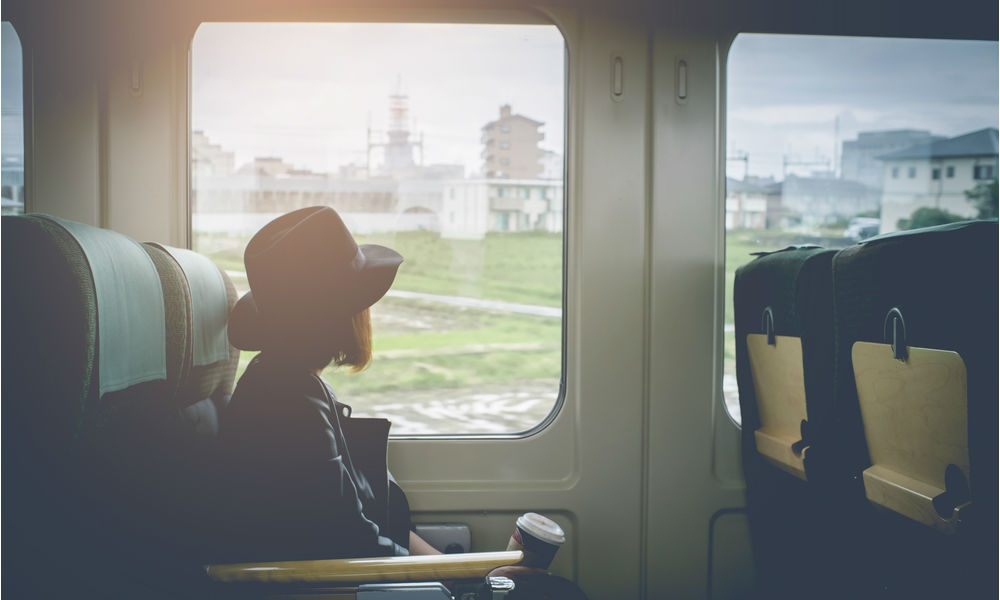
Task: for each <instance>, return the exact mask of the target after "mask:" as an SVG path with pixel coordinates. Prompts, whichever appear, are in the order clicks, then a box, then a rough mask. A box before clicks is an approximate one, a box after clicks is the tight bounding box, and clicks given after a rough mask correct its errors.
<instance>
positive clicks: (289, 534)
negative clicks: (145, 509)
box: [220, 354, 408, 561]
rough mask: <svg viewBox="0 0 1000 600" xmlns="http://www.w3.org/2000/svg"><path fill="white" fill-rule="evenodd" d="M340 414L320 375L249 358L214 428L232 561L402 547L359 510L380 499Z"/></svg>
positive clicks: (387, 552) (389, 552) (400, 551)
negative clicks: (223, 477)
mask: <svg viewBox="0 0 1000 600" xmlns="http://www.w3.org/2000/svg"><path fill="white" fill-rule="evenodd" d="M340 419H341V417H340V415H339V414H338V410H337V403H336V399H335V396H334V395H333V391H332V390H331V389H330V388H329V386H328V385H327V384H326V382H325V381H323V380H322V379H320V378H319V377H317V376H315V375H312V374H310V373H307V372H305V371H304V370H302V371H298V370H291V369H288V368H283V367H281V366H279V365H277V364H275V363H273V361H268V360H267V359H266V357H264V355H263V354H260V355H258V356H257V357H256V358H255V359H254V360H253V361H251V363H250V365H249V366H248V367H247V370H246V372H245V373H244V374H243V376H242V377H241V378H240V381H239V383H238V384H237V386H236V391H235V392H234V394H233V398H232V401H231V402H230V404H229V407H228V408H227V410H226V412H225V414H224V417H223V420H222V424H221V432H220V435H221V440H222V445H223V456H224V460H225V465H226V473H227V475H226V479H227V481H226V483H227V486H226V487H227V490H226V492H225V496H226V498H227V499H228V506H227V507H226V510H225V515H224V519H223V520H224V523H225V527H226V528H227V529H228V530H229V531H228V532H227V536H226V537H227V539H228V541H229V542H230V545H231V548H230V551H229V554H230V556H229V557H228V558H229V560H232V561H257V560H305V559H318V558H347V557H363V556H393V555H397V556H398V555H406V554H408V552H407V550H406V548H403V547H401V546H399V545H398V544H396V543H395V542H393V541H392V540H391V539H389V538H388V537H385V536H384V535H381V534H380V533H381V532H380V531H379V527H378V526H377V525H376V524H375V522H374V520H373V519H371V518H369V517H368V516H367V515H366V514H365V512H366V509H368V508H370V507H374V506H377V505H378V501H376V499H375V495H374V494H373V492H372V486H371V485H370V484H369V482H368V480H367V479H366V478H365V477H364V475H363V474H362V473H361V471H360V470H359V469H356V468H355V464H354V462H353V461H352V460H351V453H350V449H349V448H348V444H347V442H346V440H345V438H344V431H343V428H342V426H341V422H340ZM382 501H383V502H384V499H383V500H382Z"/></svg>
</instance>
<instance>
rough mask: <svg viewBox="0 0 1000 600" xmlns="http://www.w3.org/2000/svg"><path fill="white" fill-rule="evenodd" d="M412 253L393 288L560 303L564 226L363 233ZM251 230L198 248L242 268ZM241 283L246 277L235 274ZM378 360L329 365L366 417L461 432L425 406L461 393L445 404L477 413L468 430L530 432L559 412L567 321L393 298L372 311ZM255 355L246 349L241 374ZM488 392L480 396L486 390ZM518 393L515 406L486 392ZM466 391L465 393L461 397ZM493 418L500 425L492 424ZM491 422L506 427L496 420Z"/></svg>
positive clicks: (207, 238) (204, 239) (340, 388)
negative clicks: (362, 365)
mask: <svg viewBox="0 0 1000 600" xmlns="http://www.w3.org/2000/svg"><path fill="white" fill-rule="evenodd" d="M356 239H357V241H358V243H361V244H365V243H378V244H383V245H386V246H389V247H391V248H394V249H396V250H397V251H399V252H400V254H402V255H403V256H404V258H405V261H404V262H403V264H402V266H401V267H400V270H399V274H398V276H397V277H396V281H395V283H394V284H393V288H394V289H399V290H407V291H415V292H424V293H429V294H438V295H445V296H463V297H470V298H480V299H489V300H502V301H505V302H514V303H521V304H533V305H541V306H549V307H559V306H561V305H562V237H561V236H560V235H558V234H539V233H516V234H494V235H488V236H487V237H486V239H485V240H483V241H466V240H442V239H441V238H440V236H438V235H437V234H434V233H430V232H421V231H414V232H400V233H396V234H385V235H373V236H361V235H359V236H356ZM245 244H246V240H245V239H241V238H236V237H231V236H224V235H202V236H199V238H198V242H197V243H196V245H195V249H196V250H197V251H199V252H201V253H203V254H205V255H207V256H209V257H210V258H212V259H213V260H214V261H215V262H216V264H218V265H219V266H221V267H222V268H223V269H226V270H229V271H242V270H243V248H244V246H245ZM234 281H235V282H236V283H237V286H238V287H240V286H241V285H242V286H244V287H245V285H246V284H245V280H243V279H241V278H239V277H234ZM372 324H373V329H374V336H375V337H374V345H375V349H374V360H373V362H372V364H371V365H370V366H369V368H368V369H366V370H365V371H362V372H361V373H356V374H352V373H349V372H348V370H347V369H336V368H328V369H327V370H326V371H324V373H323V376H324V377H325V378H326V379H327V380H328V381H330V383H331V385H333V387H334V389H335V390H337V393H338V395H339V397H340V399H341V400H342V401H344V402H347V403H348V404H351V405H352V406H353V407H354V409H355V411H357V412H358V413H359V414H382V415H384V416H389V417H390V418H392V419H393V421H394V422H395V423H397V425H398V424H399V423H406V424H408V426H409V427H411V429H404V430H403V431H399V430H398V427H397V428H396V429H394V431H396V432H397V433H400V432H402V433H414V432H417V433H459V432H461V431H462V430H454V431H453V430H451V429H450V428H453V427H455V424H454V423H451V422H450V421H451V419H438V421H437V422H429V421H433V418H432V417H433V416H434V415H428V414H427V413H429V411H428V410H427V407H428V406H430V405H433V404H435V403H440V402H448V401H449V400H453V401H454V402H453V405H451V406H449V409H448V411H447V412H449V413H455V412H462V410H463V406H456V405H454V403H459V402H465V403H466V404H470V403H471V404H474V405H475V410H477V411H479V412H480V413H482V412H487V413H495V414H480V415H477V418H478V420H470V421H466V422H465V423H464V426H467V427H472V428H473V429H472V430H465V431H466V432H475V431H488V432H514V431H523V430H525V429H528V428H530V427H532V426H533V425H535V424H537V423H538V422H539V421H541V419H543V418H544V417H545V415H547V414H548V413H549V411H550V410H551V409H552V406H553V403H554V401H555V398H556V396H557V394H558V390H559V380H560V375H561V371H562V321H561V319H559V318H554V317H538V316H531V315H522V314H515V313H506V312H500V311H493V310H486V309H481V308H471V307H456V306H451V305H445V304H442V303H437V302H430V301H421V300H412V299H402V298H393V297H386V298H383V299H382V300H381V301H380V302H378V303H377V304H376V305H375V306H374V307H373V308H372ZM254 354H255V353H253V352H243V353H242V356H241V359H240V367H239V374H242V372H243V370H244V369H245V368H246V365H247V364H248V363H249V362H250V360H251V359H252V358H253V356H254ZM487 390H488V391H489V392H490V393H489V394H484V393H483V392H484V391H487ZM498 394H510V395H512V397H516V398H517V400H518V401H517V402H516V403H514V404H513V409H512V408H511V407H512V405H511V404H509V403H507V404H490V403H483V402H480V401H479V400H478V399H479V398H481V397H484V396H486V395H492V396H496V395H498ZM460 398H463V399H465V400H455V399H460ZM494 421H496V422H497V423H499V425H498V424H497V423H494ZM495 427H501V429H496V428H495Z"/></svg>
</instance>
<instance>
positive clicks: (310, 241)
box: [229, 206, 403, 350]
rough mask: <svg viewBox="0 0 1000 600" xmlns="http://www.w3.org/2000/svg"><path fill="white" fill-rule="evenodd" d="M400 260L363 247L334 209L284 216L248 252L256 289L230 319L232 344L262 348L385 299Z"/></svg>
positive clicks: (249, 276) (312, 209)
mask: <svg viewBox="0 0 1000 600" xmlns="http://www.w3.org/2000/svg"><path fill="white" fill-rule="evenodd" d="M402 262H403V257H402V256H400V254H399V253H398V252H396V251H395V250H392V249H391V248H386V247H385V246H379V245H376V244H362V245H360V246H359V245H358V244H357V242H355V241H354V237H353V236H351V232H350V231H348V230H347V226H346V225H344V221H343V220H342V219H341V218H340V215H339V214H337V211H335V210H333V209H332V208H330V207H329V206H312V207H309V208H302V209H299V210H295V211H292V212H290V213H288V214H285V215H282V216H280V217H278V218H277V219H274V220H273V221H271V222H270V223H268V224H267V225H265V226H264V227H263V228H261V230H260V231H258V232H257V233H256V234H255V235H254V236H253V238H251V240H250V242H249V243H248V244H247V249H246V251H245V252H244V253H243V263H244V264H245V265H246V271H247V279H248V280H249V283H250V291H249V292H248V293H246V294H244V296H243V297H242V298H240V300H239V301H238V302H237V303H236V306H235V307H234V308H233V312H232V314H231V315H230V317H229V341H230V342H231V343H232V344H233V346H236V347H237V348H240V349H241V350H260V349H262V348H263V347H264V346H265V345H267V344H268V343H269V342H270V341H275V340H279V339H283V338H284V339H285V341H287V338H289V337H293V336H295V335H301V334H303V333H304V332H309V331H319V332H321V331H322V330H324V329H325V327H324V326H325V325H327V324H329V323H331V322H333V321H335V320H341V321H342V320H344V319H349V318H351V317H353V316H354V315H356V314H358V313H360V312H361V311H363V310H364V309H366V308H368V307H369V306H371V305H372V304H374V303H375V302H377V301H378V300H379V299H380V298H381V297H382V296H384V295H385V293H386V292H387V291H389V287H390V286H391V285H392V282H393V280H394V279H395V277H396V272H397V270H398V269H399V265H400V263H402Z"/></svg>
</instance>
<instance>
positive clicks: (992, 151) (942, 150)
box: [878, 127, 997, 160]
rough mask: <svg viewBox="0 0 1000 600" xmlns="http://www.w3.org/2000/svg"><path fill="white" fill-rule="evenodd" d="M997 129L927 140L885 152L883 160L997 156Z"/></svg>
mask: <svg viewBox="0 0 1000 600" xmlns="http://www.w3.org/2000/svg"><path fill="white" fill-rule="evenodd" d="M996 155H997V130H996V129H994V128H992V127H991V128H987V129H980V130H979V131H973V132H971V133H966V134H965V135H960V136H956V137H953V138H947V139H943V140H935V141H932V142H925V143H922V144H917V145H915V146H910V147H909V148H904V149H902V150H897V151H895V152H890V153H888V154H883V155H882V156H879V157H878V158H879V159H881V160H904V159H912V158H947V157H960V156H996Z"/></svg>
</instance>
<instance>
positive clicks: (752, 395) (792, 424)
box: [733, 247, 835, 479]
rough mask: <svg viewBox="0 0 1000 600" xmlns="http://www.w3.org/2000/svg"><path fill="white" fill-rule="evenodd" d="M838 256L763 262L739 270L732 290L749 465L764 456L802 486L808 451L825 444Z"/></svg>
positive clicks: (772, 257) (772, 256) (803, 253)
mask: <svg viewBox="0 0 1000 600" xmlns="http://www.w3.org/2000/svg"><path fill="white" fill-rule="evenodd" d="M834 254H835V251H834V250H828V249H823V248H816V247H805V248H794V247H793V248H786V249H784V250H779V251H776V252H770V253H766V254H762V255H759V256H758V257H757V258H755V259H754V260H753V261H751V262H749V263H748V264H746V265H743V266H742V267H740V268H739V269H737V271H736V277H735V280H734V284H733V304H734V321H735V329H736V373H737V381H738V385H739V392H740V412H741V415H742V419H741V420H742V425H743V432H744V445H743V450H744V452H745V454H744V462H746V461H747V460H748V459H749V460H751V461H753V460H755V458H754V456H755V455H758V454H759V455H760V456H762V457H764V458H765V459H766V460H768V461H769V462H771V463H772V464H774V465H775V466H777V467H779V468H781V469H783V470H786V471H788V472H790V473H792V474H794V475H796V476H798V477H800V478H802V479H805V478H806V476H807V474H806V468H805V461H804V460H803V458H804V457H805V456H808V455H809V454H810V453H812V452H813V451H814V450H815V449H816V448H809V449H808V450H807V451H805V452H804V451H803V449H804V448H805V447H807V446H810V445H814V444H815V441H816V439H818V438H820V437H821V436H820V435H819V434H820V433H821V432H822V429H823V427H824V426H826V425H827V422H828V415H829V414H830V412H831V404H832V390H831V383H832V381H833V360H832V359H833V325H832V304H831V300H830V298H831V291H830V288H831V286H832V278H831V275H830V262H831V260H832V258H833V255H834ZM803 423H805V424H803ZM750 468H751V469H754V467H750ZM748 477H750V478H751V479H752V477H753V475H752V474H749V475H748Z"/></svg>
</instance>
